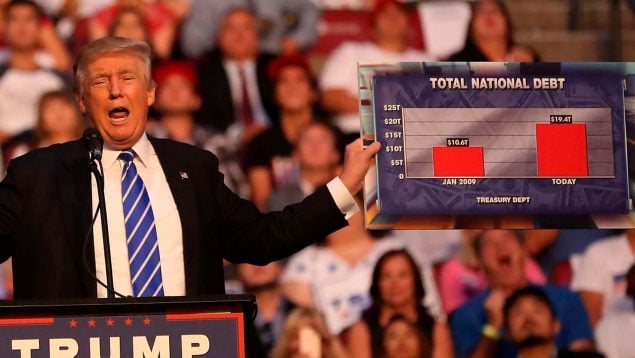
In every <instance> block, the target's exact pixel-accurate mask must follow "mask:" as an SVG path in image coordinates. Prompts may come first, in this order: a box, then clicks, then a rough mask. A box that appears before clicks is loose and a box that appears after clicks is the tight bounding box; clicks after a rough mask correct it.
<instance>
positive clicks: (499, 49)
mask: <svg viewBox="0 0 635 358" xmlns="http://www.w3.org/2000/svg"><path fill="white" fill-rule="evenodd" d="M448 60H449V61H519V62H533V61H537V60H538V56H537V54H536V53H535V52H534V51H532V50H531V49H528V48H526V47H523V46H519V45H518V44H516V43H515V42H514V37H513V27H512V22H511V18H510V16H509V12H508V11H507V8H506V7H505V5H504V4H503V2H502V1H499V0H481V1H477V2H474V3H473V4H472V18H471V19H470V23H469V26H468V33H467V38H466V40H465V46H464V47H463V49H462V50H460V51H459V52H457V53H455V54H453V55H452V56H450V58H449V59H448Z"/></svg>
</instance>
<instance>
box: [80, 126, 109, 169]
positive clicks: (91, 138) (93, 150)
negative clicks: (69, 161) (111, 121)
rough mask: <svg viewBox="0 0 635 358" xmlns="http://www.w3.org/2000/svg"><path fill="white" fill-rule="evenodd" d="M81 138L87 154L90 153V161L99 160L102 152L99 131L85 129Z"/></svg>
mask: <svg viewBox="0 0 635 358" xmlns="http://www.w3.org/2000/svg"><path fill="white" fill-rule="evenodd" d="M83 138H84V145H85V146H86V149H88V153H90V161H91V162H92V161H94V160H101V155H102V153H103V151H104V140H103V138H102V137H101V134H99V131H97V129H95V128H93V127H90V128H86V130H85V131H84V134H83Z"/></svg>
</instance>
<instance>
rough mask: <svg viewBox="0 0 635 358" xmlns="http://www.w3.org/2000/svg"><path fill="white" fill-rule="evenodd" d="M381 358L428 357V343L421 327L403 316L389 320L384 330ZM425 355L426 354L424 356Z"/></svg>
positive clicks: (398, 315)
mask: <svg viewBox="0 0 635 358" xmlns="http://www.w3.org/2000/svg"><path fill="white" fill-rule="evenodd" d="M384 332H385V333H384V341H383V348H384V351H383V354H382V355H381V357H382V358H423V357H430V356H431V355H430V354H429V352H430V347H429V346H427V345H429V344H430V342H429V341H428V340H427V339H426V336H425V332H423V331H422V330H421V327H419V326H417V325H416V324H414V323H412V322H410V321H409V320H408V319H407V318H406V317H405V316H403V315H400V314H396V315H394V316H392V317H391V318H390V321H388V324H386V328H385V329H384ZM426 353H427V354H426Z"/></svg>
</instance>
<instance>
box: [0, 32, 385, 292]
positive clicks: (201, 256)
mask: <svg viewBox="0 0 635 358" xmlns="http://www.w3.org/2000/svg"><path fill="white" fill-rule="evenodd" d="M150 54H151V53H150V48H149V47H148V45H147V44H145V43H143V42H136V41H132V40H128V39H123V38H111V37H107V38H103V39H100V40H97V41H94V42H92V43H90V44H88V45H87V46H85V47H84V48H83V49H82V51H81V53H80V54H79V56H78V59H77V63H76V66H75V68H76V75H75V80H76V89H77V97H78V99H79V105H80V109H81V111H82V112H83V113H84V114H85V115H86V117H87V118H88V119H89V120H90V121H91V123H92V124H93V125H94V126H95V127H96V129H97V130H98V131H99V133H100V134H101V136H102V137H103V140H104V149H103V157H102V163H103V168H104V170H103V171H104V173H103V174H104V181H105V188H106V190H105V198H106V203H107V205H106V207H107V214H108V215H107V216H108V224H109V232H110V247H111V253H112V262H113V276H114V290H116V291H118V292H119V293H121V294H122V295H132V296H160V295H169V296H182V295H199V294H220V293H223V292H224V287H223V267H222V259H223V258H225V259H227V260H229V261H231V262H250V263H254V264H265V263H268V262H270V261H274V260H278V259H280V258H282V257H285V256H288V255H290V254H292V253H293V252H296V251H298V250H300V249H302V248H303V247H305V246H307V245H309V244H311V243H313V242H315V241H316V240H318V239H319V238H321V237H324V236H325V235H327V234H328V233H330V232H332V231H334V230H337V229H339V228H341V227H342V226H345V225H346V217H348V216H350V215H352V213H353V212H354V211H355V209H356V208H357V207H356V206H355V204H354V200H353V198H352V195H351V194H354V193H356V192H357V191H359V190H360V189H361V181H362V179H363V177H364V175H365V172H366V171H367V169H368V165H369V162H370V158H371V157H372V156H373V155H374V154H376V153H377V151H378V150H379V144H378V143H376V144H373V145H371V146H369V147H367V148H366V149H365V150H363V149H362V147H361V141H358V142H356V143H353V144H351V145H349V146H348V148H347V153H346V159H345V163H344V166H343V170H342V173H341V174H340V176H339V177H337V178H334V179H333V180H332V181H330V182H329V183H328V184H327V185H326V186H324V187H322V188H320V189H318V190H317V191H316V192H315V193H314V194H312V195H310V196H309V197H307V198H306V199H305V200H304V201H303V202H301V203H298V204H295V205H291V206H288V207H287V208H285V210H284V211H282V212H275V213H268V214H262V213H260V212H259V211H258V210H257V209H256V208H255V207H254V206H253V204H251V203H250V202H248V201H246V200H242V199H240V198H239V197H238V196H237V195H236V194H234V193H233V192H231V191H230V190H229V189H228V188H227V187H226V186H225V185H224V184H223V176H222V174H221V173H220V172H219V171H218V162H217V160H216V158H215V156H214V155H212V154H211V153H210V152H208V151H205V150H201V149H197V148H195V147H192V146H189V145H187V144H182V143H177V142H173V141H170V140H161V139H154V138H149V137H148V136H146V134H145V125H146V121H147V113H148V107H149V106H150V105H152V104H153V102H154V99H155V86H154V82H153V81H152V78H151V75H150V74H151V68H150V67H151V66H150V63H151V60H150ZM33 178H40V179H41V180H37V181H36V180H33ZM96 207H97V186H96V184H95V182H94V181H92V183H91V177H90V171H89V169H88V153H87V150H86V149H85V146H84V142H83V141H82V140H78V141H72V142H68V143H65V144H60V145H54V146H51V147H49V148H46V149H41V150H36V151H33V152H30V153H29V154H26V155H24V156H22V157H20V158H17V159H15V160H13V161H12V162H11V164H10V165H9V168H8V173H7V176H6V178H5V180H4V181H3V182H2V183H1V184H0V259H1V260H2V261H4V260H6V259H7V258H9V257H11V256H12V257H13V269H14V270H13V273H14V286H15V298H16V299H51V298H78V297H85V298H90V297H105V296H106V289H104V288H103V287H100V288H99V289H98V288H97V284H96V283H95V280H94V276H93V275H95V276H97V277H98V278H100V279H101V280H102V281H105V259H104V254H103V247H102V246H103V245H102V242H103V241H102V237H101V236H102V235H101V232H102V231H101V227H100V225H99V222H100V220H97V225H95V228H94V230H93V237H92V238H91V239H90V240H89V241H88V243H85V242H84V237H86V235H87V233H88V232H89V229H90V224H91V217H92V213H93V212H94V211H95V209H96ZM89 237H90V236H89ZM86 261H87V263H88V265H87V266H88V268H86V267H85V264H86ZM93 270H95V271H94V272H91V271H93Z"/></svg>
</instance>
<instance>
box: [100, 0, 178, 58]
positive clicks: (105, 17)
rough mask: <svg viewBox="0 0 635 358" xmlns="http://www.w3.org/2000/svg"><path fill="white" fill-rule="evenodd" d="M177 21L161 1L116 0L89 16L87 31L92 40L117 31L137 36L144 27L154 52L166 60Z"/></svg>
mask: <svg viewBox="0 0 635 358" xmlns="http://www.w3.org/2000/svg"><path fill="white" fill-rule="evenodd" d="M133 9H134V10H133ZM140 16H142V18H140ZM177 25H178V24H177V19H176V17H175V15H174V14H173V13H172V11H171V10H170V9H169V8H168V7H166V6H165V5H164V4H163V3H162V2H159V1H157V2H150V1H144V0H118V1H117V2H116V4H113V5H112V6H109V7H107V8H104V9H102V10H100V11H99V12H97V13H96V14H95V15H94V16H92V17H91V18H90V22H89V32H90V39H91V40H94V39H98V38H102V37H104V36H106V35H108V34H112V33H116V32H118V33H120V34H122V35H124V37H126V36H125V35H126V34H132V35H134V36H135V38H134V39H135V40H137V39H139V38H137V37H136V36H138V35H139V32H140V31H141V30H140V29H141V28H143V29H144V32H147V35H148V36H146V38H148V39H149V41H147V42H148V43H149V44H150V46H151V47H152V49H153V50H154V53H155V55H156V56H157V57H158V58H159V59H160V60H165V59H168V58H169V57H170V55H171V54H172V47H173V46H174V40H175V36H176V29H177Z"/></svg>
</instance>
